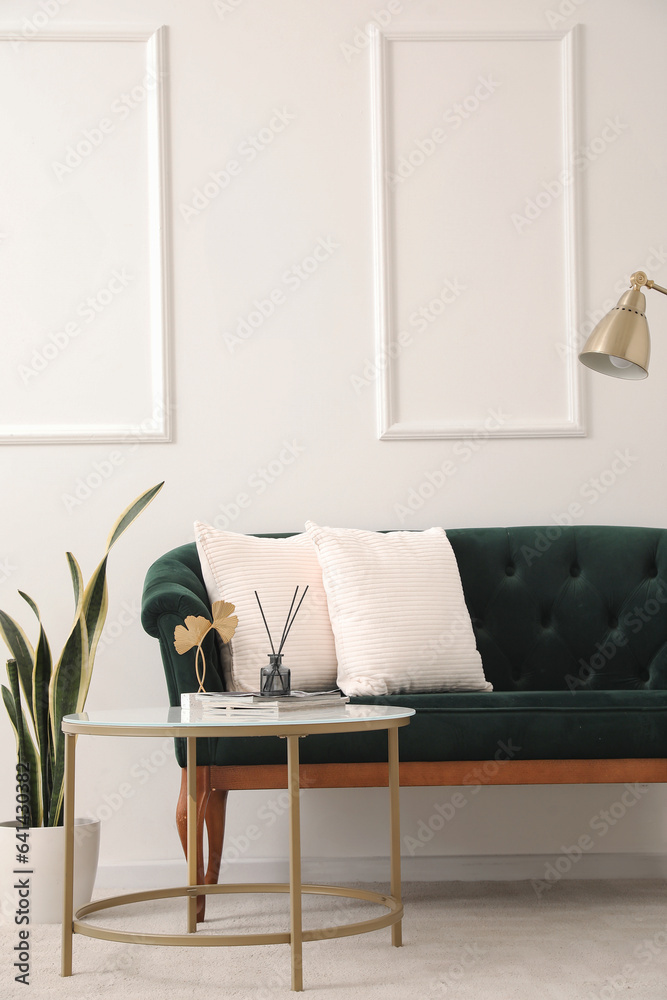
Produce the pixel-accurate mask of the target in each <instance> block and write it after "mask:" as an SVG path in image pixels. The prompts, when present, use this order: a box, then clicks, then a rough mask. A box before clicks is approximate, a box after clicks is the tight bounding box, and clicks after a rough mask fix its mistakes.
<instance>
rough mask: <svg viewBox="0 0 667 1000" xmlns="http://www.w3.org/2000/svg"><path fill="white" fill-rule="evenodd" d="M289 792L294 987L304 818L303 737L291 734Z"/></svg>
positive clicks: (297, 982) (299, 983) (295, 985)
mask: <svg viewBox="0 0 667 1000" xmlns="http://www.w3.org/2000/svg"><path fill="white" fill-rule="evenodd" d="M287 791H288V794H289V894H290V945H291V952H292V989H293V990H297V991H299V992H300V991H301V990H303V959H302V949H303V939H302V934H303V928H302V925H301V818H300V811H299V737H298V736H288V737H287Z"/></svg>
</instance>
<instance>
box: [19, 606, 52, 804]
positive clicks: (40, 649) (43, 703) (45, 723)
mask: <svg viewBox="0 0 667 1000" xmlns="http://www.w3.org/2000/svg"><path fill="white" fill-rule="evenodd" d="M19 594H20V595H21V597H22V598H23V600H24V601H27V603H28V604H29V605H30V607H31V608H32V610H33V611H34V613H35V616H36V617H37V621H38V622H39V640H38V642H37V648H36V650H35V666H34V670H33V675H32V718H33V723H34V726H35V736H36V738H37V748H38V750H39V763H40V770H41V775H40V776H41V786H42V809H43V812H47V811H48V808H49V800H50V797H51V774H52V766H53V741H52V738H51V726H50V724H49V683H50V681H51V668H52V659H51V648H50V646H49V641H48V639H47V637H46V632H45V631H44V626H43V625H42V616H41V614H40V611H39V608H38V607H37V605H36V604H35V602H34V601H33V600H32V598H31V597H28V595H27V594H24V593H23V592H22V591H21V590H19Z"/></svg>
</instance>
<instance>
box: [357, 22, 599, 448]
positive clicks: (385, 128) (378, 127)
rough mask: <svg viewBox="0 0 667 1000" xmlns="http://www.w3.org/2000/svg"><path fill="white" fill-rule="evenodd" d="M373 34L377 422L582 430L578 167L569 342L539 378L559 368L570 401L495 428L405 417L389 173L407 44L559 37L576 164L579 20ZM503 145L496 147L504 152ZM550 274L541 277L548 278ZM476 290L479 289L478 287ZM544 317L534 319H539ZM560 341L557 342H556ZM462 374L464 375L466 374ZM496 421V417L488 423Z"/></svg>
mask: <svg viewBox="0 0 667 1000" xmlns="http://www.w3.org/2000/svg"><path fill="white" fill-rule="evenodd" d="M370 30H371V31H372V37H371V119H372V149H373V242H374V286H375V287H374V296H375V331H376V332H375V341H376V369H377V371H378V373H379V375H378V378H377V425H378V437H379V438H380V439H381V440H385V441H386V440H401V439H413V440H414V439H444V438H465V437H468V436H471V435H475V434H480V433H482V434H483V435H484V437H486V438H489V437H498V438H524V437H525V438H528V437H566V436H583V435H585V434H586V428H585V424H584V419H583V401H582V380H581V377H580V368H581V366H580V365H579V363H578V359H577V354H578V343H577V329H578V325H579V320H580V304H579V283H580V282H579V276H580V268H581V250H580V232H581V228H580V222H579V220H580V198H581V192H580V182H579V180H578V177H577V172H576V170H572V180H571V183H569V184H566V185H564V192H563V198H564V200H565V201H564V217H565V221H564V227H563V240H562V266H563V274H564V286H563V299H564V311H565V316H566V321H565V322H566V331H564V337H563V340H564V343H565V346H566V349H565V351H564V352H563V353H564V355H565V356H564V357H563V359H562V363H559V361H558V358H557V355H556V353H555V351H554V355H553V357H554V368H553V371H552V372H548V371H544V372H540V373H539V377H540V378H544V379H548V378H550V377H551V376H553V377H557V375H558V372H560V373H561V375H562V379H563V385H564V398H565V399H566V405H565V407H564V408H563V412H562V413H560V414H558V416H556V417H554V418H553V419H551V418H549V419H546V420H545V419H542V418H540V416H539V415H537V416H536V417H535V418H530V419H525V418H523V419H521V418H519V419H508V420H506V421H505V422H504V423H503V424H502V426H500V427H493V426H491V427H489V424H488V423H487V424H486V426H484V424H482V423H481V422H475V423H472V422H470V421H465V420H463V421H461V420H458V419H456V417H455V416H451V415H449V416H447V415H445V416H443V417H442V418H439V419H432V420H410V419H405V418H403V419H402V418H401V417H400V416H399V406H398V398H397V395H398V394H397V387H396V373H397V364H400V360H399V356H400V354H401V348H400V346H399V345H398V344H397V340H396V338H397V335H398V322H397V317H396V309H395V301H394V291H393V290H394V287H395V284H396V274H395V273H393V266H392V247H393V241H394V239H395V233H394V232H393V231H392V212H391V209H392V191H391V190H390V186H389V183H388V179H387V172H388V135H389V134H390V130H391V129H392V124H393V123H392V106H391V100H392V98H391V95H392V94H394V93H395V91H394V87H397V83H396V81H395V80H394V79H393V78H392V74H391V69H390V65H389V58H388V56H389V48H390V46H392V45H393V44H395V43H399V44H400V43H401V42H432V41H448V42H451V41H454V42H469V41H474V42H480V41H488V42H498V41H522V42H535V43H542V42H550V43H551V44H552V45H553V44H554V43H555V42H556V43H559V44H560V60H559V62H560V81H559V86H560V101H561V108H562V117H561V120H560V121H558V122H557V123H556V129H557V130H558V133H559V136H560V143H561V147H560V148H561V151H562V167H563V169H570V168H571V167H572V164H573V161H574V156H575V153H576V151H577V149H578V144H579V124H578V111H577V107H578V103H577V99H576V97H577V94H578V91H579V79H580V71H579V63H578V60H579V54H578V48H579V43H578V39H579V36H580V32H581V26H580V25H576V26H575V27H574V28H572V29H571V30H570V31H568V32H566V33H562V34H558V33H556V32H503V31H480V32H476V31H469V32H438V31H429V30H411V29H406V30H387V31H380V30H379V29H378V28H377V27H375V26H373V27H372V29H370ZM501 152H502V151H500V150H499V151H498V153H499V154H500V153H501ZM545 277H546V276H545V275H542V278H543V279H544V278H545ZM528 280H529V276H527V275H525V274H522V275H520V276H518V277H517V283H516V291H517V294H520V290H521V285H522V284H524V283H525V282H526V281H528ZM472 294H475V289H474V288H472ZM538 322H539V317H536V324H537V323H538ZM554 347H555V345H554ZM462 377H464V376H463V375H462ZM489 423H491V422H489Z"/></svg>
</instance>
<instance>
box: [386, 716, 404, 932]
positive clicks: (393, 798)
mask: <svg viewBox="0 0 667 1000" xmlns="http://www.w3.org/2000/svg"><path fill="white" fill-rule="evenodd" d="M388 737H389V747H388V753H389V757H388V760H389V812H390V831H391V833H390V836H391V843H390V848H389V856H390V864H391V894H392V896H393V897H394V899H396V900H398V901H399V902H400V900H401V814H400V810H399V800H398V790H399V775H398V729H397V728H396V727H394V728H393V729H389V730H388ZM391 943H392V944H393V945H394V946H395V947H396V948H400V947H401V945H402V944H403V933H402V928H401V921H400V920H399V921H398V922H397V923H395V924H392V927H391Z"/></svg>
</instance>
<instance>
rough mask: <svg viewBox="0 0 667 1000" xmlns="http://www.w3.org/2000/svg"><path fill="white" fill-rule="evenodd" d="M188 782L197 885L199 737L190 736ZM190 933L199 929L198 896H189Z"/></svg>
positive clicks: (190, 852) (191, 869)
mask: <svg viewBox="0 0 667 1000" xmlns="http://www.w3.org/2000/svg"><path fill="white" fill-rule="evenodd" d="M187 739H188V757H187V783H188V815H187V856H188V885H197V737H196V736H188V738H187ZM187 930H188V934H194V933H195V931H196V930H197V897H196V896H195V895H193V894H191V895H189V896H188V921H187Z"/></svg>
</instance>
